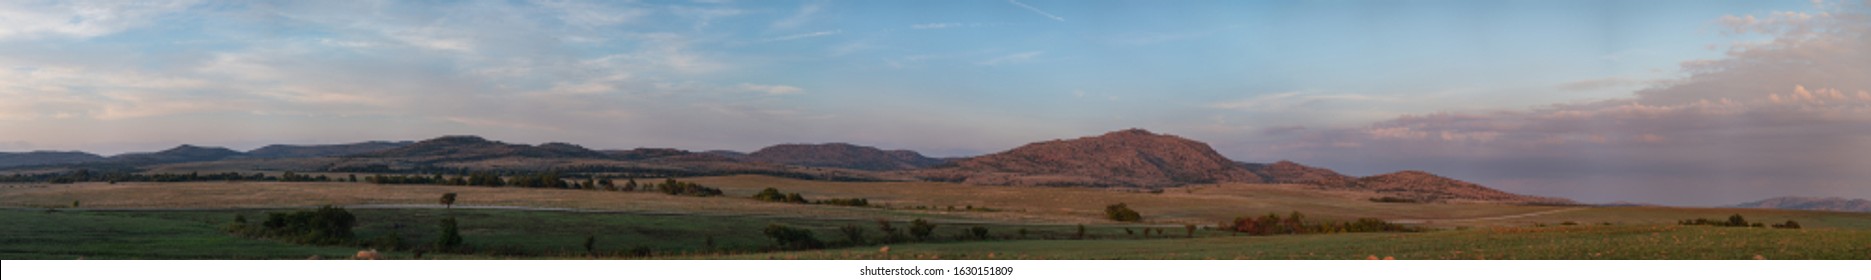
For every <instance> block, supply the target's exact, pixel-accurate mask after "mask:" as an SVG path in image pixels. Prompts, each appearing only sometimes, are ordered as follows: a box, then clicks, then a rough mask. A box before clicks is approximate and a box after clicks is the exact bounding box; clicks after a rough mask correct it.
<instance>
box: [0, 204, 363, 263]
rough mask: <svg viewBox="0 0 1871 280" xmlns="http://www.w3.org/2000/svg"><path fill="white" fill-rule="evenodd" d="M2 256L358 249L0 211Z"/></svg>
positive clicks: (143, 221)
mask: <svg viewBox="0 0 1871 280" xmlns="http://www.w3.org/2000/svg"><path fill="white" fill-rule="evenodd" d="M0 224H5V225H6V226H4V227H0V259H77V258H88V259H304V258H307V257H309V256H314V255H317V256H321V257H325V258H331V257H339V256H350V255H351V254H353V253H356V252H357V251H356V250H355V249H349V248H339V247H313V246H301V245H293V244H286V243H280V242H273V241H264V240H252V239H244V238H238V237H233V236H229V235H226V234H222V233H220V232H219V231H217V230H216V229H215V228H214V225H212V224H210V223H208V222H204V221H192V220H174V219H162V218H150V217H128V216H118V215H100V214H94V213H83V212H46V211H22V210H8V211H0Z"/></svg>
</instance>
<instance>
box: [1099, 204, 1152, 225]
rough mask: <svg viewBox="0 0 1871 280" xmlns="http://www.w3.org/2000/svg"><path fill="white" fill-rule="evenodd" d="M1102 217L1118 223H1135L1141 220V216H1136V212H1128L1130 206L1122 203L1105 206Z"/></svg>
mask: <svg viewBox="0 0 1871 280" xmlns="http://www.w3.org/2000/svg"><path fill="white" fill-rule="evenodd" d="M1104 216H1105V218H1109V219H1111V220H1112V221H1119V222H1136V221H1142V220H1143V215H1141V214H1137V211H1136V210H1130V206H1129V205H1124V204H1123V203H1118V204H1112V205H1109V206H1105V207H1104Z"/></svg>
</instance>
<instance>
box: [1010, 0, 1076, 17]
mask: <svg viewBox="0 0 1871 280" xmlns="http://www.w3.org/2000/svg"><path fill="white" fill-rule="evenodd" d="M1007 3H1013V4H1014V5H1015V6H1020V7H1021V8H1026V9H1027V10H1030V11H1033V12H1034V13H1039V15H1042V16H1046V17H1047V18H1051V19H1052V20H1057V21H1060V22H1065V18H1062V17H1059V16H1055V15H1052V13H1048V12H1046V11H1041V10H1039V8H1034V7H1033V6H1028V5H1027V4H1026V3H1020V1H1019V0H1007Z"/></svg>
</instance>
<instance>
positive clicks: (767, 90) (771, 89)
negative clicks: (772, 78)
mask: <svg viewBox="0 0 1871 280" xmlns="http://www.w3.org/2000/svg"><path fill="white" fill-rule="evenodd" d="M740 88H741V89H742V90H746V91H752V92H759V93H764V94H766V95H788V94H799V93H800V92H803V91H804V90H801V89H799V88H798V87H793V86H788V85H758V84H741V85H740Z"/></svg>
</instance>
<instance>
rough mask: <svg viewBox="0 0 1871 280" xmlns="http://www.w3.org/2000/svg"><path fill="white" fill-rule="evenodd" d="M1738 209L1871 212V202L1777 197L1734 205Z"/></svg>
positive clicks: (1835, 198) (1825, 198) (1836, 198)
mask: <svg viewBox="0 0 1871 280" xmlns="http://www.w3.org/2000/svg"><path fill="white" fill-rule="evenodd" d="M1734 207H1738V208H1771V209H1792V210H1815V211H1840V212H1871V200H1864V199H1845V198H1839V197H1793V196H1788V197H1776V198H1769V199H1763V200H1761V201H1755V202H1748V203H1742V204H1737V205H1734Z"/></svg>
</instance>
